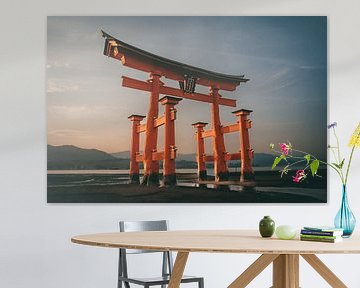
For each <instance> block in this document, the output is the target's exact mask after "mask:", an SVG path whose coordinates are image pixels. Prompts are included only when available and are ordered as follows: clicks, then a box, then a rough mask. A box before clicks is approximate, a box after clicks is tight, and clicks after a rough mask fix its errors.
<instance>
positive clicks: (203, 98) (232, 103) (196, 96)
mask: <svg viewBox="0 0 360 288" xmlns="http://www.w3.org/2000/svg"><path fill="white" fill-rule="evenodd" d="M160 93H161V94H166V95H172V96H176V97H181V98H185V99H189V100H195V101H200V102H206V103H212V102H213V101H212V98H211V97H210V96H209V95H206V94H202V93H191V94H190V93H184V92H183V91H182V90H180V89H177V88H173V87H168V86H161V87H160ZM219 104H220V105H223V106H229V107H236V100H234V99H229V98H220V99H219Z"/></svg>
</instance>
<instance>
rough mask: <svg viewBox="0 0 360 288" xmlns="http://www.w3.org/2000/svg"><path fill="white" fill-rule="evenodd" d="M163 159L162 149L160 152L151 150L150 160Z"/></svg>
mask: <svg viewBox="0 0 360 288" xmlns="http://www.w3.org/2000/svg"><path fill="white" fill-rule="evenodd" d="M163 159H164V151H160V152H153V153H152V160H153V161H159V160H163Z"/></svg>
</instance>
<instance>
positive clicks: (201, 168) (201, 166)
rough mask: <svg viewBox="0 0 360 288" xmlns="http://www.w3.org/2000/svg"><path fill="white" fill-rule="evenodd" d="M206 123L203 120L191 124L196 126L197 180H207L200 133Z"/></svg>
mask: <svg viewBox="0 0 360 288" xmlns="http://www.w3.org/2000/svg"><path fill="white" fill-rule="evenodd" d="M207 124H208V123H205V122H196V123H194V124H192V126H194V127H195V128H196V143H197V153H196V154H197V157H196V161H197V167H198V179H199V181H205V180H207V172H206V164H205V161H204V156H205V143H204V138H203V136H202V133H203V132H204V127H205V126H206V125H207Z"/></svg>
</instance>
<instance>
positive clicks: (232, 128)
mask: <svg viewBox="0 0 360 288" xmlns="http://www.w3.org/2000/svg"><path fill="white" fill-rule="evenodd" d="M239 130H240V128H239V123H235V124H232V125H228V126H223V127H222V128H221V132H222V133H224V134H226V133H233V132H237V131H239Z"/></svg>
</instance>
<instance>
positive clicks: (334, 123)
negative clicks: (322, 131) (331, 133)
mask: <svg viewBox="0 0 360 288" xmlns="http://www.w3.org/2000/svg"><path fill="white" fill-rule="evenodd" d="M336 126H337V122H333V123H331V124H329V125H328V126H327V127H328V129H331V128H335V127H336Z"/></svg>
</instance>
